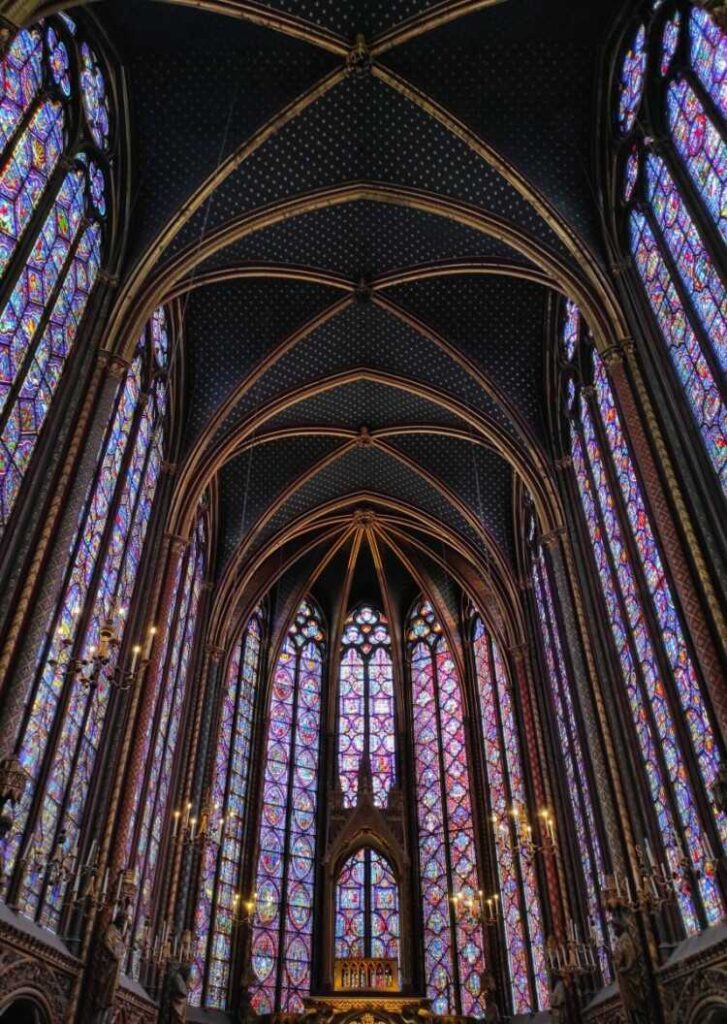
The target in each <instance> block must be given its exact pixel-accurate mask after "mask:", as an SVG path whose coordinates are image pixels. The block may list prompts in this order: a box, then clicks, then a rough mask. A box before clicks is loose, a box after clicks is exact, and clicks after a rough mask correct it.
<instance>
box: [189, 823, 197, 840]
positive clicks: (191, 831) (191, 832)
mask: <svg viewBox="0 0 727 1024" xmlns="http://www.w3.org/2000/svg"><path fill="white" fill-rule="evenodd" d="M196 827H197V819H196V818H192V820H191V821H190V823H189V841H190V842H192V840H193V839H194V831H195V829H196Z"/></svg>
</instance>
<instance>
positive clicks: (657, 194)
mask: <svg viewBox="0 0 727 1024" xmlns="http://www.w3.org/2000/svg"><path fill="white" fill-rule="evenodd" d="M646 183H647V195H648V197H649V201H650V202H651V206H652V209H653V211H654V215H655V217H656V222H657V224H658V226H659V230H660V231H661V234H662V237H663V238H664V241H665V242H666V244H667V246H668V248H669V250H670V252H671V254H672V257H673V258H674V262H675V263H676V266H677V269H678V271H679V274H680V276H681V279H682V281H683V283H684V286H685V288H686V289H687V291H688V293H689V295H690V297H691V299H692V302H693V304H694V308H695V309H696V311H697V314H698V316H699V318H700V320H701V321H702V324H703V326H704V329H705V332H706V334H707V336H708V338H709V341H710V343H711V346H712V349H713V351H714V354H715V356H716V358H717V361H718V362H719V365H720V366H721V368H722V370H723V372H725V373H727V290H726V289H725V286H724V284H723V283H722V279H721V277H720V275H719V273H718V272H717V270H716V268H715V266H714V264H713V263H712V259H711V257H710V255H709V253H708V252H707V250H706V249H705V247H704V243H703V242H702V239H701V237H700V234H699V232H698V231H697V228H696V226H695V224H694V222H693V220H692V218H691V217H690V216H689V213H688V212H687V209H686V207H685V205H684V202H683V200H682V197H681V195H680V193H679V190H678V189H677V187H676V185H675V184H674V180H673V178H672V176H671V174H670V173H669V170H668V169H667V166H666V164H665V162H664V161H663V160H662V159H661V157H659V156H656V155H655V154H653V153H651V154H649V156H648V157H647V158H646Z"/></svg>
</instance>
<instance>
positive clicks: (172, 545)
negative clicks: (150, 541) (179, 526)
mask: <svg viewBox="0 0 727 1024" xmlns="http://www.w3.org/2000/svg"><path fill="white" fill-rule="evenodd" d="M164 540H165V541H166V542H167V544H168V545H169V550H170V552H173V553H174V554H178V555H179V554H181V553H182V552H183V551H184V549H185V548H186V547H187V544H189V541H188V540H187V539H186V537H181V536H180V535H179V534H178V533H165V534H164Z"/></svg>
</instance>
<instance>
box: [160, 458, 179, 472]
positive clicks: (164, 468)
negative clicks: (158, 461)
mask: <svg viewBox="0 0 727 1024" xmlns="http://www.w3.org/2000/svg"><path fill="white" fill-rule="evenodd" d="M178 469H179V463H177V462H169V461H168V460H167V459H165V460H164V462H162V465H161V472H162V473H164V475H165V476H174V474H175V473H176V472H177V470H178Z"/></svg>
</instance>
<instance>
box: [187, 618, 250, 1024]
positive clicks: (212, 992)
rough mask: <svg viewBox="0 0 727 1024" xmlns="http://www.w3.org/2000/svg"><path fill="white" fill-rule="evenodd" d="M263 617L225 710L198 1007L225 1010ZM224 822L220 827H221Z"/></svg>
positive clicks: (200, 932) (229, 677)
mask: <svg viewBox="0 0 727 1024" xmlns="http://www.w3.org/2000/svg"><path fill="white" fill-rule="evenodd" d="M262 636H263V617H262V612H261V611H260V610H259V609H258V610H257V611H256V612H255V613H254V615H253V616H252V617H251V618H250V620H249V622H248V623H247V626H246V627H245V629H244V631H243V634H242V636H241V637H240V639H239V640H238V641H237V643H236V644H235V646H234V647H233V649H232V655H231V657H230V660H229V662H228V664H227V672H226V676H225V686H224V690H223V694H222V704H221V707H220V712H219V715H220V717H219V727H218V732H217V751H216V754H215V762H214V774H213V777H212V810H213V827H214V828H215V837H214V842H212V843H209V844H208V845H207V846H206V847H205V850H204V853H203V856H202V864H201V875H200V888H199V896H198V898H197V912H196V915H195V932H196V935H197V951H196V956H195V961H194V965H193V975H192V996H191V998H192V1003H193V1004H194V1005H197V1006H198V1005H200V1003H204V1005H205V1006H209V1007H213V1008H217V1009H224V1008H225V1005H226V1002H227V994H228V989H229V984H230V966H231V959H232V940H233V930H234V915H235V911H236V910H237V909H238V904H240V903H241V902H242V899H241V894H240V886H239V876H240V870H241V862H242V850H243V839H244V836H245V834H246V821H247V815H248V799H247V797H248V785H249V774H250V743H251V740H252V723H253V715H254V714H255V707H256V702H257V697H258V692H259V680H260V668H261V665H260V649H261V643H262ZM218 822H219V824H218Z"/></svg>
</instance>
